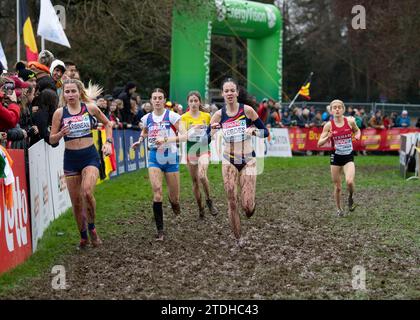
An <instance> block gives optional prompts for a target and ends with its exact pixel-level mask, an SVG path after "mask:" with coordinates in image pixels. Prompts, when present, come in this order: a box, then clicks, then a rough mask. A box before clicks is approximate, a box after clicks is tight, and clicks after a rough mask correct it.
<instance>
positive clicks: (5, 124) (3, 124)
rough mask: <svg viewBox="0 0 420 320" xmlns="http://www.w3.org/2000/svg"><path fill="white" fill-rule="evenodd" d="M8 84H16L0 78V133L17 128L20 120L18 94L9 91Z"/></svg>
mask: <svg viewBox="0 0 420 320" xmlns="http://www.w3.org/2000/svg"><path fill="white" fill-rule="evenodd" d="M7 83H13V84H14V82H13V81H11V80H10V79H7V78H0V131H5V130H8V129H12V128H14V127H16V125H17V124H18V122H19V118H20V107H19V105H18V104H17V98H16V92H15V91H14V90H7V85H6V84H7ZM5 85H6V86H5Z"/></svg>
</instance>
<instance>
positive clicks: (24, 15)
mask: <svg viewBox="0 0 420 320" xmlns="http://www.w3.org/2000/svg"><path fill="white" fill-rule="evenodd" d="M19 1H20V22H21V24H22V26H21V27H22V28H21V30H22V32H23V42H24V43H25V48H26V60H27V61H38V48H37V46H36V41H35V35H34V30H33V29H32V22H31V18H30V17H29V16H28V12H27V8H26V0H19Z"/></svg>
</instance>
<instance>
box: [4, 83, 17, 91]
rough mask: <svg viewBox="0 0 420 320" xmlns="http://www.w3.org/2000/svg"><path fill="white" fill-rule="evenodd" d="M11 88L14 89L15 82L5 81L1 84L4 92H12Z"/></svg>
mask: <svg viewBox="0 0 420 320" xmlns="http://www.w3.org/2000/svg"><path fill="white" fill-rule="evenodd" d="M13 90H15V83H14V82H6V83H5V84H4V85H3V91H4V93H5V94H12V93H13Z"/></svg>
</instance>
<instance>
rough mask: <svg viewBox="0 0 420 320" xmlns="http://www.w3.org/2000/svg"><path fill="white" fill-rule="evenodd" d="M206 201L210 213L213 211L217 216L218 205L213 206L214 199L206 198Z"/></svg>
mask: <svg viewBox="0 0 420 320" xmlns="http://www.w3.org/2000/svg"><path fill="white" fill-rule="evenodd" d="M206 203H207V207H208V208H209V210H210V213H211V214H212V215H213V216H215V215H216V214H218V211H217V209H216V207H214V206H213V200H211V199H207V200H206Z"/></svg>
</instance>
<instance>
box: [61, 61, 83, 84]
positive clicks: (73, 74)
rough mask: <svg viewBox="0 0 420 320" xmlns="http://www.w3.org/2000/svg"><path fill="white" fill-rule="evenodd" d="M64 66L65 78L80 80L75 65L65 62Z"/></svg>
mask: <svg viewBox="0 0 420 320" xmlns="http://www.w3.org/2000/svg"><path fill="white" fill-rule="evenodd" d="M64 64H65V67H66V72H65V73H64V75H65V78H69V79H77V80H80V76H79V71H78V70H77V66H76V64H75V63H74V62H73V61H66V62H65V63H64Z"/></svg>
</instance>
